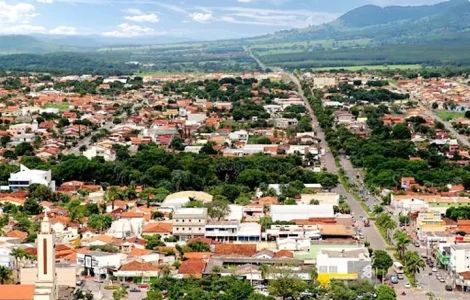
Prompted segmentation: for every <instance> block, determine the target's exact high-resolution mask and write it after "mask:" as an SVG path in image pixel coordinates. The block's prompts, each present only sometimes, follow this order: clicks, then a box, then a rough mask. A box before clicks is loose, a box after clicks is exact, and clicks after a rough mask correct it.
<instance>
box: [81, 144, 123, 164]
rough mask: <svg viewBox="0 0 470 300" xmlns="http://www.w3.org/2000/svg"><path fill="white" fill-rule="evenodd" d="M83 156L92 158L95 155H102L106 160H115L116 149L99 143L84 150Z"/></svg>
mask: <svg viewBox="0 0 470 300" xmlns="http://www.w3.org/2000/svg"><path fill="white" fill-rule="evenodd" d="M83 156H85V157H86V158H88V159H90V160H91V159H93V158H95V157H102V158H103V159H104V160H105V161H115V160H116V151H114V150H113V149H110V148H106V147H103V146H98V145H97V146H91V147H90V148H89V149H87V150H85V151H83Z"/></svg>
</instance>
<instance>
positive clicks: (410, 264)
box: [405, 251, 426, 277]
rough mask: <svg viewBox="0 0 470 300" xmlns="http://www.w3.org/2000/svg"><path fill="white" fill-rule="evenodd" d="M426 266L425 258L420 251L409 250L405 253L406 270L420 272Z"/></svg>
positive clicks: (414, 274)
mask: <svg viewBox="0 0 470 300" xmlns="http://www.w3.org/2000/svg"><path fill="white" fill-rule="evenodd" d="M425 267H426V264H425V262H424V260H423V259H422V258H421V256H420V255H419V253H418V252H416V251H408V252H406V254H405V268H406V270H407V271H408V272H409V273H410V274H411V275H413V277H415V276H416V274H418V273H420V272H421V270H423V269H424V268H425Z"/></svg>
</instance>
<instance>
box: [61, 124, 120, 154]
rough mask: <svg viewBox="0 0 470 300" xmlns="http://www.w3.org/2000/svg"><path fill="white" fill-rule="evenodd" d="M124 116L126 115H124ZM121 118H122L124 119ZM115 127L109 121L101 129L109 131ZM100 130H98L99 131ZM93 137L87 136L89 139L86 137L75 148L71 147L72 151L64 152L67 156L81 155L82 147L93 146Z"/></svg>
mask: <svg viewBox="0 0 470 300" xmlns="http://www.w3.org/2000/svg"><path fill="white" fill-rule="evenodd" d="M122 116H124V115H122ZM122 116H121V117H122ZM113 126H114V124H113V122H112V121H108V122H106V123H105V124H104V125H103V126H101V127H100V128H99V129H107V130H111V128H112V127H113ZM99 129H98V130H99ZM91 137H92V134H91V135H89V136H87V137H84V138H83V139H81V140H80V141H78V144H77V145H76V146H75V147H71V148H70V149H67V150H65V151H64V153H65V154H75V155H81V151H80V147H82V146H86V147H87V148H88V147H89V146H90V145H91Z"/></svg>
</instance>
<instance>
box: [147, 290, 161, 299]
mask: <svg viewBox="0 0 470 300" xmlns="http://www.w3.org/2000/svg"><path fill="white" fill-rule="evenodd" d="M145 299H146V300H163V296H162V292H160V291H159V290H156V289H151V290H149V291H148V292H147V297H146V298H145Z"/></svg>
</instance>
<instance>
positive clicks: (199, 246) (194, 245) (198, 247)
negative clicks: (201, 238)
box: [187, 242, 211, 252]
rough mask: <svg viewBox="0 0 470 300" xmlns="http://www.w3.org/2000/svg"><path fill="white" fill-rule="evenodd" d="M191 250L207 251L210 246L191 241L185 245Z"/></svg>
mask: <svg viewBox="0 0 470 300" xmlns="http://www.w3.org/2000/svg"><path fill="white" fill-rule="evenodd" d="M187 246H188V248H190V249H191V252H209V251H210V250H211V248H210V247H209V245H208V244H206V243H203V242H193V243H190V244H188V245H187Z"/></svg>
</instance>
